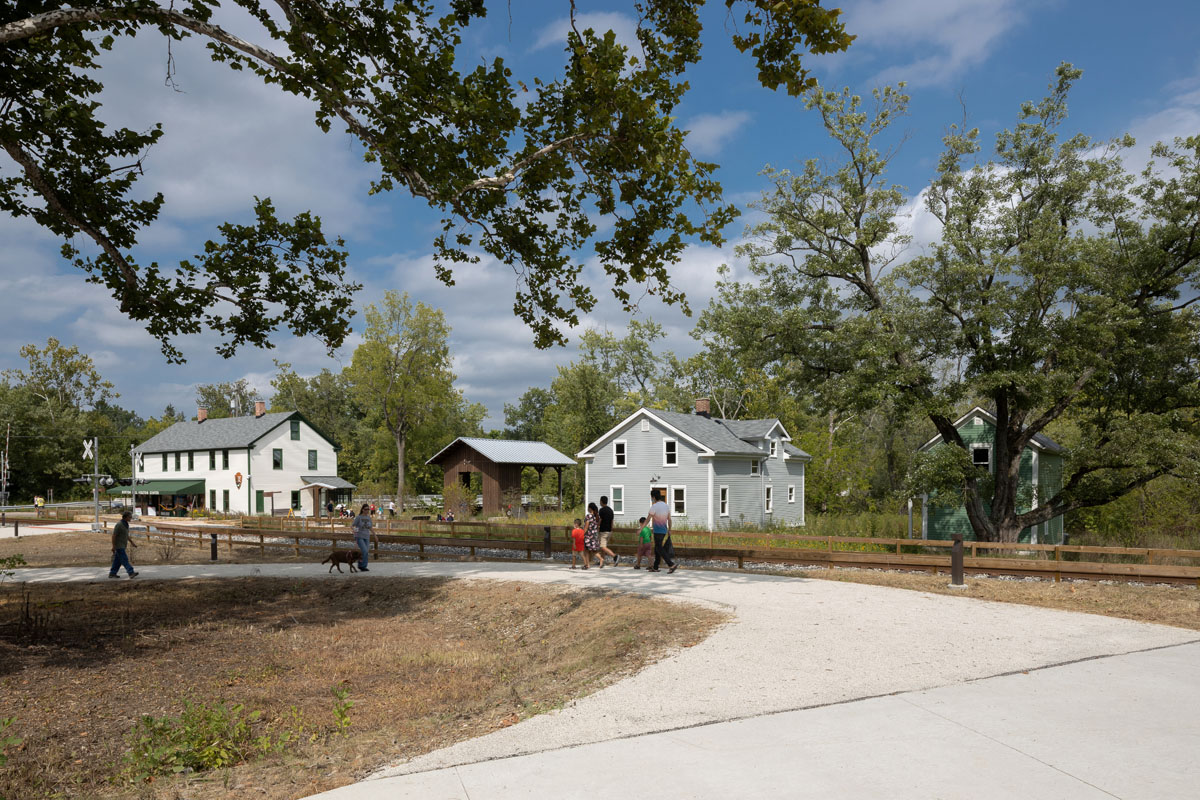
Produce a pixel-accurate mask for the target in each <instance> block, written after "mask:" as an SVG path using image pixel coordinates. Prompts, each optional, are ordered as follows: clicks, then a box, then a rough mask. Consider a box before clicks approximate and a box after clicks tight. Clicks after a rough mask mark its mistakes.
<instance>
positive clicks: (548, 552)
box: [542, 525, 554, 559]
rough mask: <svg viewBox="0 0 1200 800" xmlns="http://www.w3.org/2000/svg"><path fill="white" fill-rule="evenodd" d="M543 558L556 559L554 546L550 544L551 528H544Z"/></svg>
mask: <svg viewBox="0 0 1200 800" xmlns="http://www.w3.org/2000/svg"><path fill="white" fill-rule="evenodd" d="M542 531H543V536H542V558H545V559H550V558H554V545H553V544H552V543H551V542H550V526H549V525H547V526H546V527H544V528H542Z"/></svg>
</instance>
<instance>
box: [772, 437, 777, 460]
mask: <svg viewBox="0 0 1200 800" xmlns="http://www.w3.org/2000/svg"><path fill="white" fill-rule="evenodd" d="M778 452H779V442H777V441H775V440H774V439H772V440H771V458H774V457H775V456H776V455H777V454H778Z"/></svg>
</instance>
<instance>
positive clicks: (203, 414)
mask: <svg viewBox="0 0 1200 800" xmlns="http://www.w3.org/2000/svg"><path fill="white" fill-rule="evenodd" d="M206 419H208V409H207V408H197V409H196V422H204V420H206Z"/></svg>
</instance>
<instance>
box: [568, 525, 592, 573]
mask: <svg viewBox="0 0 1200 800" xmlns="http://www.w3.org/2000/svg"><path fill="white" fill-rule="evenodd" d="M583 538H584V533H583V527H582V524H581V523H580V521H579V518H578V517H576V518H575V527H574V528H572V529H571V569H575V555H576V554H579V555H580V556H582V558H583V559H584V562H583V568H584V569H587V568H588V564H587V560H586V559H587V556H585V555H583Z"/></svg>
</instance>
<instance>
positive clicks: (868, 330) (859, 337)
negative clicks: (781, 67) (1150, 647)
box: [710, 64, 1200, 541]
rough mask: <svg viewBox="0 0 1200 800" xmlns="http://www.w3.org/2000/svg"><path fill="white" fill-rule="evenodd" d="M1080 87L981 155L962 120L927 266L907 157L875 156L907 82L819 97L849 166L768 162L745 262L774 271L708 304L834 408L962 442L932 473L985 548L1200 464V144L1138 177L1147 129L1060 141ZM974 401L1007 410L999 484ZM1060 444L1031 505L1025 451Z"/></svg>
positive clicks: (948, 153)
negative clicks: (905, 416)
mask: <svg viewBox="0 0 1200 800" xmlns="http://www.w3.org/2000/svg"><path fill="white" fill-rule="evenodd" d="M1079 77H1080V71H1079V70H1077V69H1075V68H1073V67H1072V66H1070V65H1068V64H1064V65H1062V66H1060V67H1059V69H1058V70H1057V74H1056V77H1055V80H1054V82H1053V83H1052V84H1051V86H1050V91H1049V94H1048V95H1047V96H1046V97H1045V98H1044V99H1043V100H1041V101H1038V102H1028V103H1025V104H1024V105H1023V106H1022V107H1021V110H1020V114H1019V117H1018V123H1017V125H1016V127H1015V128H1013V129H1011V130H1005V131H1002V132H1001V133H1000V134H998V135H997V137H996V142H995V147H994V157H993V159H992V160H988V161H982V160H979V158H978V154H979V153H980V150H981V143H980V141H979V133H978V130H966V129H964V128H963V127H960V126H952V127H951V129H950V131H949V133H948V134H947V136H946V137H945V140H944V141H945V147H946V149H945V152H944V154H943V156H942V157H941V160H940V162H939V164H938V168H937V173H936V175H935V176H934V178H933V180H932V182H931V184H930V186H929V188H928V189H927V191H925V192H924V193H923V199H924V202H925V208H926V210H927V212H928V213H929V214H930V215H932V217H933V218H934V219H935V220H936V221H937V223H938V224H939V227H940V231H939V235H938V236H937V238H936V239H935V240H934V241H933V242H932V243H930V244H929V245H928V246H927V247H926V248H925V249H924V251H923V252H920V253H916V254H913V253H908V252H905V249H906V247H907V246H908V245H909V243H910V237H909V236H908V234H907V233H906V231H905V228H904V220H903V218H902V217H901V211H902V210H903V206H904V204H905V202H906V200H905V193H904V191H903V188H902V187H898V186H895V185H893V184H890V183H888V182H887V172H888V166H889V162H890V160H891V159H892V158H893V157H894V155H895V153H896V149H895V148H892V149H885V148H884V147H883V145H881V144H880V139H881V137H882V135H883V134H884V133H885V131H886V130H887V129H888V127H889V126H890V125H891V124H892V123H893V122H894V121H895V120H896V119H897V118H899V117H900V116H901V115H903V114H904V113H905V111H906V108H907V103H908V98H907V97H906V96H905V95H904V94H903V86H901V87H899V88H892V87H889V88H885V89H881V90H878V91H877V92H876V93H875V95H874V102H873V103H871V104H867V103H864V101H863V98H860V97H858V96H855V95H853V94H851V93H850V92H849V91H848V90H847V91H844V92H834V91H827V90H825V89H820V88H817V89H815V90H813V91H811V92H810V93H809V94H808V95H807V103H808V105H809V107H811V108H813V109H815V110H817V111H818V112H819V113H820V114H821V115H822V118H823V120H824V122H825V126H826V128H827V130H828V132H829V134H830V136H831V137H832V139H833V141H834V143H835V144H836V145H837V147H838V149H839V152H840V154H841V157H842V159H841V161H840V163H837V164H835V165H834V166H833V168H832V169H827V168H825V167H823V166H822V164H821V163H820V162H818V161H817V160H815V159H813V160H810V161H808V162H806V164H805V166H804V169H803V170H802V171H800V172H798V173H796V174H792V173H790V172H787V171H782V170H780V171H774V170H772V171H769V175H770V177H771V180H772V183H773V187H772V188H771V189H770V190H769V191H768V192H767V193H766V194H765V195H764V198H763V201H762V203H761V208H762V210H763V211H765V212H766V214H767V215H768V217H769V219H768V221H766V222H764V223H762V224H760V225H757V226H755V227H754V228H753V229H752V230H751V231H750V235H751V237H752V241H751V243H750V244H749V245H747V246H746V247H745V249H744V252H745V253H746V254H747V255H748V256H749V258H750V262H751V268H752V270H753V272H754V273H755V275H756V276H757V279H758V280H757V282H754V283H750V284H742V285H737V284H730V283H726V284H725V285H724V287H723V292H722V303H720V304H716V305H715V306H714V308H713V309H711V310H710V315H711V316H712V317H713V318H714V319H716V320H721V321H722V322H721V325H722V326H723V328H722V329H723V330H726V331H729V332H731V333H730V335H731V336H734V337H735V338H736V339H737V340H738V341H740V342H741V343H742V346H745V347H753V348H758V349H759V350H760V351H761V353H762V354H763V356H764V360H765V361H767V362H768V364H769V366H770V368H771V369H772V370H774V371H775V372H776V374H779V375H782V376H786V378H787V379H788V380H790V381H792V382H793V385H794V386H797V387H803V389H804V390H813V391H816V392H817V393H818V396H819V397H820V398H823V400H824V405H825V406H826V407H829V408H834V407H836V408H845V409H859V410H862V409H869V408H873V407H877V406H878V405H879V404H881V403H882V402H885V401H886V402H895V403H897V404H898V409H899V410H900V411H902V412H903V411H905V410H912V411H915V412H918V413H920V414H922V415H924V416H926V417H927V418H928V419H929V421H930V422H931V423H932V425H933V427H934V428H935V429H936V431H937V433H938V434H939V435H940V436H941V438H942V440H943V442H944V443H945V444H947V445H950V447H949V448H945V449H943V450H942V451H941V452H940V453H939V454H938V455H937V456H935V458H936V459H937V461H938V463H937V464H936V465H933V466H934V468H933V469H932V470H930V469H925V470H922V471H920V472H921V474H923V480H925V481H926V483H927V485H926V486H925V487H924V488H940V489H941V490H942V491H944V492H949V493H950V494H951V496H952V497H954V498H960V499H961V500H962V501H964V502H965V505H966V509H967V514H968V517H969V519H970V521H971V525H972V527H973V529H974V531H975V533H976V534H977V536H978V537H979V538H980V539H985V540H996V539H999V540H1002V541H1014V540H1015V539H1016V537H1017V535H1018V534H1019V532H1020V531H1021V530H1022V529H1023V528H1025V527H1027V526H1030V525H1035V524H1038V523H1041V522H1045V521H1046V520H1048V519H1050V518H1052V517H1055V516H1058V515H1060V514H1063V513H1066V512H1070V511H1072V510H1075V509H1081V508H1087V507H1092V506H1098V505H1101V504H1104V503H1107V502H1109V501H1111V500H1113V499H1114V498H1117V497H1120V496H1121V495H1122V494H1124V493H1126V492H1129V491H1131V490H1133V489H1136V488H1138V487H1141V486H1144V485H1145V484H1147V483H1148V482H1150V481H1152V480H1154V479H1155V478H1157V477H1159V476H1163V475H1167V474H1171V473H1180V474H1191V472H1192V471H1193V470H1194V469H1195V467H1196V465H1197V463H1198V462H1197V457H1198V456H1200V453H1198V452H1197V444H1196V443H1197V438H1196V434H1197V416H1196V413H1195V409H1196V406H1197V403H1198V402H1200V388H1198V387H1200V384H1198V379H1200V317H1198V316H1197V314H1196V311H1195V309H1194V307H1193V303H1195V302H1196V300H1197V299H1198V298H1200V285H1198V278H1200V237H1198V236H1197V233H1198V232H1200V136H1195V137H1190V138H1187V139H1182V140H1178V141H1176V142H1175V143H1174V144H1173V145H1165V144H1158V145H1156V146H1155V147H1154V148H1153V155H1154V159H1155V160H1154V161H1153V162H1151V163H1150V164H1149V165H1148V166H1147V167H1146V168H1145V169H1144V170H1143V171H1142V172H1141V173H1140V174H1135V173H1131V172H1130V171H1129V170H1128V168H1127V167H1126V166H1125V165H1124V164H1123V162H1122V158H1121V157H1122V154H1123V153H1125V152H1126V151H1127V150H1128V149H1129V148H1130V147H1131V146H1132V145H1133V144H1134V142H1133V140H1132V138H1131V137H1128V136H1124V137H1120V138H1117V139H1115V140H1113V141H1111V142H1098V141H1095V140H1093V139H1091V138H1090V137H1088V136H1086V135H1084V134H1081V133H1077V134H1070V135H1066V134H1063V129H1064V124H1065V122H1066V119H1067V96H1068V93H1069V90H1070V87H1071V85H1072V84H1073V83H1074V82H1075V81H1076V80H1077V79H1078V78H1079ZM714 324H716V323H714ZM974 402H982V403H984V404H985V405H987V406H988V407H989V408H990V409H991V410H992V411H994V413H995V415H996V418H997V436H996V441H995V445H994V450H993V464H994V474H987V473H986V472H985V471H981V470H979V469H978V468H976V467H974V466H973V465H972V464H971V460H970V457H969V456H968V455H967V454H966V448H965V446H964V445H963V442H962V440H961V438H960V437H959V435H958V432H957V430H956V429H955V427H954V424H953V423H954V420H955V418H956V416H957V413H956V412H957V411H958V410H961V409H962V407H963V405H964V404H970V403H974ZM1046 431H1052V432H1053V433H1055V435H1056V436H1058V437H1060V438H1061V439H1062V440H1063V443H1064V444H1066V445H1067V446H1068V448H1069V455H1068V458H1067V464H1066V468H1065V472H1064V477H1063V486H1062V490H1061V491H1060V492H1058V493H1056V494H1055V495H1054V496H1052V497H1040V498H1030V497H1027V496H1022V495H1021V490H1020V489H1019V481H1018V470H1019V465H1020V456H1021V452H1022V450H1023V449H1024V448H1025V447H1026V446H1027V445H1028V444H1029V443H1030V441H1031V439H1032V437H1033V436H1034V435H1036V434H1038V433H1042V432H1046ZM918 488H921V487H918ZM1034 500H1036V501H1037V502H1033V501H1034Z"/></svg>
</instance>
